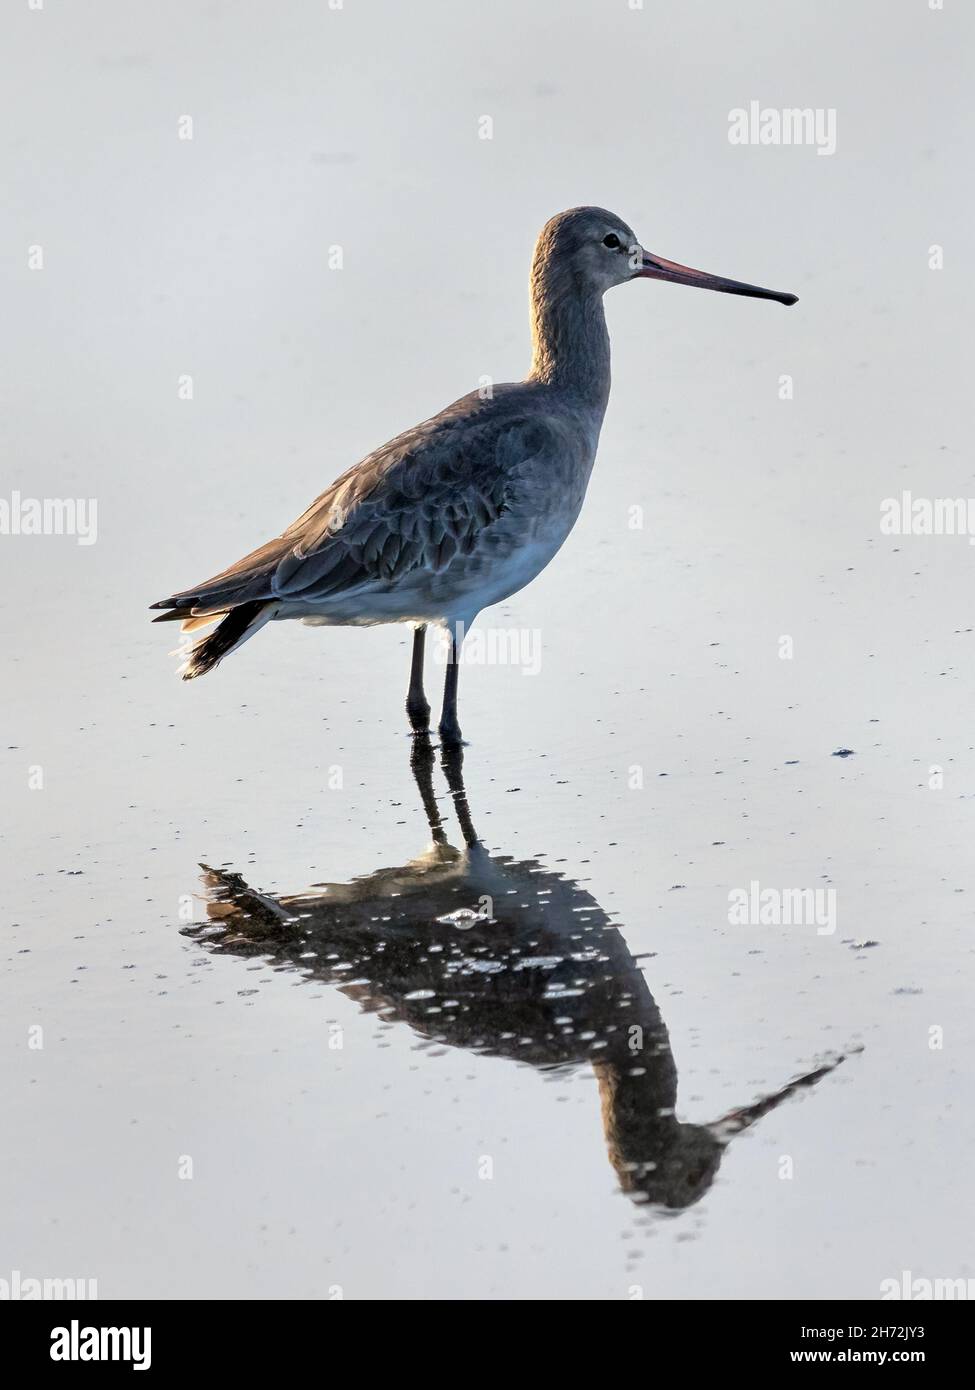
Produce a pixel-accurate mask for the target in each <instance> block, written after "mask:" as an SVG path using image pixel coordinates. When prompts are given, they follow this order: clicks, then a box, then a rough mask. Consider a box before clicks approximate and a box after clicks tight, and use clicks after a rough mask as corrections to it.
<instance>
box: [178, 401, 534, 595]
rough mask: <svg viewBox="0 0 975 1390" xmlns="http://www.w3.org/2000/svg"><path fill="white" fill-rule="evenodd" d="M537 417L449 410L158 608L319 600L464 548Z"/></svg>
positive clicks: (521, 454) (515, 468)
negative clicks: (451, 415) (278, 531)
mask: <svg viewBox="0 0 975 1390" xmlns="http://www.w3.org/2000/svg"><path fill="white" fill-rule="evenodd" d="M552 444H553V440H552V433H551V430H550V428H549V427H548V426H547V424H546V423H545V421H544V420H541V419H534V418H524V417H517V416H515V417H512V416H510V415H509V416H507V417H506V418H504V419H502V420H497V419H487V420H485V421H484V422H483V423H479V422H478V421H477V420H476V419H474V420H472V419H470V418H469V417H468V418H460V419H456V420H453V419H447V420H438V421H436V422H432V423H431V424H428V425H426V426H420V427H419V428H418V429H416V430H413V431H410V432H409V433H408V434H406V435H401V436H400V437H399V438H398V439H396V440H393V441H392V443H390V444H387V445H386V446H385V447H384V448H383V449H379V450H377V451H376V453H374V454H371V455H369V457H368V458H366V459H364V460H363V461H362V462H361V463H359V464H356V465H355V467H354V468H351V469H349V471H348V472H347V473H344V474H343V475H342V476H341V477H340V478H338V479H336V481H335V482H334V483H333V484H332V485H331V487H329V488H328V489H327V490H326V491H325V492H323V493H322V495H321V496H320V497H319V498H317V499H316V501H315V502H313V503H312V505H311V506H310V507H309V508H308V510H307V511H306V512H305V513H304V514H303V515H302V516H300V517H299V518H298V520H297V521H295V522H294V523H293V524H292V525H291V526H289V527H288V529H287V530H286V531H285V532H284V534H283V535H282V536H280V537H278V538H277V539H276V540H273V541H270V542H268V544H267V545H264V546H261V547H260V549H259V550H256V551H254V552H253V553H252V554H250V555H247V556H245V557H244V559H242V560H239V561H238V562H237V564H235V565H232V566H230V568H229V569H226V570H224V571H223V572H222V573H220V574H218V575H215V576H214V577H213V578H212V579H209V580H207V581H205V582H204V583H202V584H200V585H198V586H197V587H196V588H194V589H187V590H184V591H183V593H180V594H177V595H175V596H174V598H173V599H171V600H167V601H166V602H165V604H162V605H158V606H160V607H162V606H165V607H179V608H180V609H183V610H189V609H191V608H192V609H197V610H199V611H201V612H202V611H206V610H207V609H211V610H212V609H214V608H216V607H218V606H221V605H227V604H229V605H234V604H238V603H241V602H247V601H250V600H254V599H269V600H270V599H275V598H281V599H291V600H296V601H303V600H304V601H316V600H318V599H324V598H328V597H329V596H330V595H335V594H340V593H347V592H349V591H350V590H354V589H357V588H359V587H360V586H362V585H368V586H373V585H386V584H390V585H394V586H395V585H396V584H398V583H399V582H400V581H401V580H402V579H403V578H404V577H405V576H406V575H407V574H409V572H410V571H411V570H415V569H419V568H421V567H422V568H423V569H426V570H427V571H429V572H431V573H439V572H441V571H443V570H445V569H446V568H447V567H448V566H449V565H450V564H451V562H452V561H453V560H454V559H455V557H457V556H464V555H470V554H471V553H472V552H473V551H474V550H475V549H476V548H477V546H478V545H479V543H480V542H481V541H482V539H483V538H484V537H485V535H486V533H487V532H488V531H489V529H490V527H491V526H492V525H493V524H494V523H495V522H496V521H497V520H498V518H499V517H500V516H501V515H502V513H503V512H504V511H506V510H507V509H508V507H509V506H510V505H511V502H512V499H513V496H516V495H517V492H518V488H519V482H520V481H521V480H522V478H523V476H524V475H525V474H527V473H528V472H529V471H530V467H529V466H530V465H531V464H532V463H533V462H537V461H538V458H539V455H540V454H542V453H544V451H545V450H546V448H549V447H552Z"/></svg>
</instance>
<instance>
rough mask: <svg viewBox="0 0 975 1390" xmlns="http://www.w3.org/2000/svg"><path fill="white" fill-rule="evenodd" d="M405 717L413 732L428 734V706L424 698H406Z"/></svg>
mask: <svg viewBox="0 0 975 1390" xmlns="http://www.w3.org/2000/svg"><path fill="white" fill-rule="evenodd" d="M406 717H407V719H409V721H410V728H411V729H412V730H413V732H414V733H415V734H428V733H429V732H430V706H429V705H428V704H427V702H426V700H407V702H406Z"/></svg>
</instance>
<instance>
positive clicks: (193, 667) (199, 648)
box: [156, 601, 267, 681]
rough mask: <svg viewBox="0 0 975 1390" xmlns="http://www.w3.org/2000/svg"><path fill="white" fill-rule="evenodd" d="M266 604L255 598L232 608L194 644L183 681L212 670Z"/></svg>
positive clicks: (234, 645)
mask: <svg viewBox="0 0 975 1390" xmlns="http://www.w3.org/2000/svg"><path fill="white" fill-rule="evenodd" d="M266 607H267V604H266V602H263V601H254V602H251V603H241V604H239V605H238V606H237V607H236V608H232V609H231V610H230V612H229V613H228V614H227V616H226V617H225V618H224V620H223V621H222V622H221V623H220V624H219V625H218V626H217V627H216V628H215V629H214V631H213V632H211V633H209V634H208V636H206V637H203V638H201V639H200V640H199V641H198V642H196V643H194V645H193V647H192V648H191V649H190V654H189V657H188V660H187V662H186V666H185V668H184V669H183V680H184V681H191V680H194V679H195V678H196V677H197V676H205V675H206V674H207V672H208V671H212V670H213V668H214V667H215V666H217V665H218V664H219V662H220V661H222V659H223V658H224V657H225V656H226V655H227V653H228V652H229V651H232V650H233V648H234V647H236V646H237V644H238V643H239V642H240V641H241V639H242V638H243V637H244V636H245V635H246V633H247V629H248V628H249V627H250V626H251V624H252V623H253V622H254V620H255V619H256V618H258V617H259V616H260V614H261V612H262V611H263V610H264V609H265V608H266ZM156 621H158V619H157V620H156Z"/></svg>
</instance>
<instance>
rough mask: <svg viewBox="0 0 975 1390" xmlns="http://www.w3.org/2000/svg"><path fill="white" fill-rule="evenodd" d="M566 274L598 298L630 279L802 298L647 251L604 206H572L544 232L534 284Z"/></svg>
mask: <svg viewBox="0 0 975 1390" xmlns="http://www.w3.org/2000/svg"><path fill="white" fill-rule="evenodd" d="M566 275H568V276H571V277H572V279H573V280H575V281H576V283H577V284H578V285H580V286H581V287H585V288H587V289H590V290H595V291H596V292H597V293H598V294H603V293H605V291H606V290H608V289H612V287H613V286H614V285H622V284H624V283H625V282H626V281H627V280H670V281H672V282H673V283H674V284H677V285H695V286H697V288H699V289H704V290H718V291H720V292H721V293H722V294H741V295H747V296H749V297H750V298H752V299H775V300H778V302H779V303H780V304H795V302H796V299H797V296H796V295H794V294H785V293H783V292H782V291H780V290H766V289H763V288H762V287H761V286H760V285H747V284H745V283H743V282H742V281H741V280H726V279H724V278H723V277H722V276H720V275H712V274H710V273H709V272H708V271H706V270H692V269H691V267H690V266H686V265H679V264H678V263H677V262H676V261H668V260H665V259H664V257H663V256H658V255H656V254H655V253H654V252H652V251H646V250H644V248H643V247H642V246H641V245H640V242H639V239H638V237H637V235H636V233H635V232H634V231H633V229H632V228H631V227H629V226H627V224H626V223H625V222H624V221H623V219H622V218H621V217H617V216H616V215H615V214H614V213H612V212H607V211H606V209H605V208H570V209H569V210H568V212H560V213H558V214H557V215H556V216H555V217H552V218H550V220H549V221H548V222H546V224H545V226H544V227H543V228H542V231H541V234H540V236H539V238H538V242H537V244H536V246H535V258H534V261H533V263H532V278H533V280H535V279H536V277H539V276H545V277H550V276H559V277H560V278H561V277H562V276H566Z"/></svg>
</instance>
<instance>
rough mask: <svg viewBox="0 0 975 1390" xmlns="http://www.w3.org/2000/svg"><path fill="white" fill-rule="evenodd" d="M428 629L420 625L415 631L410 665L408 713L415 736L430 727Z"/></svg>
mask: <svg viewBox="0 0 975 1390" xmlns="http://www.w3.org/2000/svg"><path fill="white" fill-rule="evenodd" d="M426 634H427V629H426V624H425V623H420V624H419V625H418V626H417V627H415V628H414V629H413V661H412V663H411V665H410V688H409V691H408V692H407V695H406V713H407V716H408V717H409V721H410V727H411V728H412V730H413V732H414V733H415V734H425V733H426V731H427V730H428V729H429V727H430V706H429V704H428V703H427V697H426V695H424V693H423V644H424V640H425V638H426Z"/></svg>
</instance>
